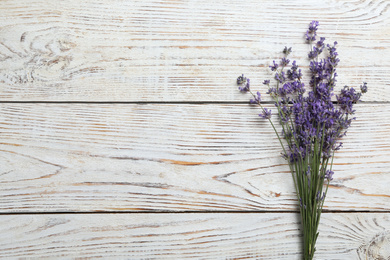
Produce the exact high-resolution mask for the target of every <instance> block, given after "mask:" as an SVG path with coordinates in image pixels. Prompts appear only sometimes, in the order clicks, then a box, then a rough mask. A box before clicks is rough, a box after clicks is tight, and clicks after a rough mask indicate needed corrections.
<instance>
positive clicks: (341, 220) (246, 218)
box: [0, 213, 390, 260]
mask: <svg viewBox="0 0 390 260" xmlns="http://www.w3.org/2000/svg"><path fill="white" fill-rule="evenodd" d="M321 221H322V222H321V225H320V236H319V238H318V242H317V253H316V259H329V260H333V259H339V260H344V259H362V260H363V259H388V257H389V256H390V213H375V214H373V213H371V214H370V213H348V214H340V213H337V214H334V213H333V214H332V213H328V214H323V215H322V219H321ZM299 228H300V222H299V220H298V214H294V213H284V214H280V213H267V214H265V213H261V214H250V213H247V214H237V213H232V214H216V213H210V214H200V213H197V214H92V215H91V214H76V215H72V214H70V215H68V214H66V215H57V214H56V215H8V216H7V215H3V216H0V231H1V234H2V236H1V238H0V257H6V258H24V257H28V258H30V257H33V258H40V259H42V258H64V257H66V258H101V257H103V258H116V259H118V258H127V259H288V260H291V259H301V246H300V243H301V238H300V231H299Z"/></svg>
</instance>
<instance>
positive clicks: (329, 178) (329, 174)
mask: <svg viewBox="0 0 390 260" xmlns="http://www.w3.org/2000/svg"><path fill="white" fill-rule="evenodd" d="M333 174H334V172H333V171H331V170H326V172H325V176H324V178H325V179H327V180H328V181H331V180H333V178H332V176H333Z"/></svg>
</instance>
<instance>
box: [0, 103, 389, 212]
mask: <svg viewBox="0 0 390 260" xmlns="http://www.w3.org/2000/svg"><path fill="white" fill-rule="evenodd" d="M0 107H1V114H0V131H1V134H0V139H1V140H0V143H1V145H0V165H1V167H2V170H1V175H0V183H1V187H2V188H1V189H0V210H1V211H2V212H36V211H38V212H56V211H57V212H58V211H60V212H61V211H118V210H126V211H145V210H164V211H166V210H173V211H188V210H196V211H198V210H199V211H204V210H206V211H208V210H211V211H212V210H229V211H234V210H240V211H242V210H250V211H256V210H257V211H258V210H266V211H267V210H280V211H285V210H297V209H296V203H297V202H296V196H295V194H294V192H293V191H294V188H293V183H292V179H291V175H290V173H289V170H288V167H287V165H286V164H285V161H284V160H283V159H282V158H281V157H280V151H281V148H280V145H279V143H278V141H277V139H276V137H275V134H274V133H273V132H272V130H271V127H270V125H269V123H268V122H267V121H264V120H262V119H260V118H259V117H258V116H257V111H258V110H257V109H258V108H256V107H254V106H251V105H227V104H208V105H205V104H195V105H194V104H192V105H191V104H187V105H185V104H180V105H176V104H87V105H86V104H1V106H0ZM378 110H380V111H381V112H380V113H378ZM356 113H357V116H358V120H357V121H355V122H354V123H353V126H352V127H351V129H350V131H349V133H348V135H347V137H346V138H345V140H344V142H345V144H344V148H343V149H342V150H341V151H340V152H339V153H338V154H337V157H336V158H335V161H334V168H333V169H334V171H335V172H336V174H335V180H334V181H333V182H332V186H331V187H330V190H329V195H328V198H327V202H326V208H327V209H330V210H376V211H377V210H389V209H390V208H389V207H390V206H389V205H390V191H389V189H388V185H389V179H390V171H389V169H390V162H389V160H388V158H389V156H390V154H389V147H390V141H389V139H388V133H389V131H390V124H389V122H388V121H386V120H383V118H387V117H389V116H390V106H389V105H383V104H381V105H379V104H376V105H373V104H370V105H368V104H362V105H358V106H357V112H356Z"/></svg>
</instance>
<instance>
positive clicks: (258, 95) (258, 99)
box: [249, 91, 261, 104]
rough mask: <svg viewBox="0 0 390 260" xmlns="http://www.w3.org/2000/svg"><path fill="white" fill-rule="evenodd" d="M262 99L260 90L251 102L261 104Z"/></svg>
mask: <svg viewBox="0 0 390 260" xmlns="http://www.w3.org/2000/svg"><path fill="white" fill-rule="evenodd" d="M260 101H261V94H260V92H259V91H257V93H256V96H255V97H254V99H251V100H250V101H249V102H250V103H251V104H259V103H260Z"/></svg>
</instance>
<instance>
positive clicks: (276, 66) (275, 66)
mask: <svg viewBox="0 0 390 260" xmlns="http://www.w3.org/2000/svg"><path fill="white" fill-rule="evenodd" d="M273 62H274V65H273V66H269V67H270V68H271V70H272V71H276V70H277V69H278V67H279V64H277V63H276V62H275V61H273Z"/></svg>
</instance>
